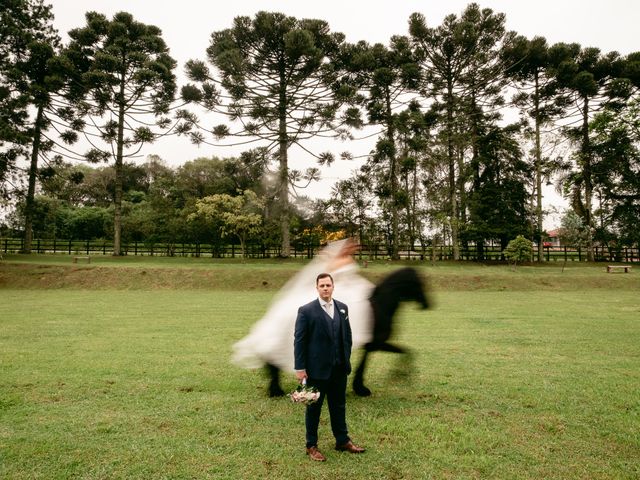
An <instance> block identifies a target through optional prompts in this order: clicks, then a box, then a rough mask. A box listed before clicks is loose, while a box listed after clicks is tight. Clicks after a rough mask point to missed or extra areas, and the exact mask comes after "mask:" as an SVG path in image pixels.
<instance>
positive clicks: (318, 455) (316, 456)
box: [307, 447, 327, 462]
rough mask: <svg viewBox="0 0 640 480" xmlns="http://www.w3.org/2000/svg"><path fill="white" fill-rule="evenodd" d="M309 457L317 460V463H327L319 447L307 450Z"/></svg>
mask: <svg viewBox="0 0 640 480" xmlns="http://www.w3.org/2000/svg"><path fill="white" fill-rule="evenodd" d="M307 455H309V458H310V459H311V460H315V461H316V462H326V460H327V457H325V456H324V455H323V454H321V453H320V450H318V447H309V448H307Z"/></svg>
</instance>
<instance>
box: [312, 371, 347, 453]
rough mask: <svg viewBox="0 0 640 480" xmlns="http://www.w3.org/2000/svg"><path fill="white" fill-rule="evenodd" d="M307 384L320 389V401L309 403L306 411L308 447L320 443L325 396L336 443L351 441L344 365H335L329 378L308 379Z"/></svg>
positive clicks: (341, 443) (342, 443)
mask: <svg viewBox="0 0 640 480" xmlns="http://www.w3.org/2000/svg"><path fill="white" fill-rule="evenodd" d="M307 385H309V386H314V387H316V388H317V389H318V390H319V391H320V398H318V401H317V402H316V403H312V404H311V405H307V410H306V413H305V427H306V430H307V448H309V447H315V446H317V445H318V425H320V413H321V411H322V405H323V403H324V399H325V397H326V398H327V404H328V406H329V417H330V418H331V431H332V432H333V436H334V437H335V439H336V445H344V444H345V443H347V442H348V441H349V435H348V431H347V420H346V402H347V372H346V371H345V369H344V366H343V365H338V366H334V367H333V369H332V370H331V376H330V377H329V379H327V380H318V379H313V378H309V379H307Z"/></svg>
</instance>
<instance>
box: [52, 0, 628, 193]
mask: <svg viewBox="0 0 640 480" xmlns="http://www.w3.org/2000/svg"><path fill="white" fill-rule="evenodd" d="M48 3H50V4H51V5H53V13H54V15H55V20H54V25H55V27H56V28H57V30H58V31H59V33H60V35H61V36H62V37H63V39H64V40H65V41H66V40H68V37H67V36H66V33H67V32H68V31H69V30H70V29H72V28H76V27H81V26H84V24H85V20H84V14H85V12H87V11H91V10H93V11H97V12H100V13H104V14H105V15H107V16H108V17H111V16H112V15H113V14H114V13H116V12H119V11H127V12H130V13H131V14H132V15H133V16H134V18H135V19H136V20H137V21H140V22H143V23H147V24H153V25H156V26H158V27H160V28H161V29H162V32H163V38H164V40H165V42H166V43H167V45H168V46H169V48H170V50H171V51H170V53H171V56H172V57H173V58H175V59H176V60H177V62H178V68H177V70H176V74H177V75H178V79H179V83H180V84H183V83H184V76H183V74H182V72H183V70H184V63H185V62H186V61H187V60H189V59H203V60H204V59H205V49H206V48H207V47H208V45H209V38H210V35H211V33H212V32H214V31H218V30H222V29H225V28H229V27H231V25H232V21H233V18H234V17H236V16H239V15H248V16H253V15H254V14H255V13H256V12H258V11H260V10H266V11H276V12H282V13H285V14H287V15H291V16H295V17H297V18H320V19H323V20H326V21H327V22H328V23H329V26H330V28H331V30H332V31H335V32H342V33H344V34H345V35H346V38H347V41H349V42H356V41H358V40H366V41H367V42H369V43H376V42H381V43H385V44H386V43H388V40H389V38H390V37H391V36H392V35H404V34H407V22H408V19H409V15H410V14H411V13H413V12H420V13H422V14H424V15H425V17H426V19H427V23H428V24H429V25H430V26H437V25H439V24H440V23H441V22H442V19H443V18H444V17H445V16H446V15H448V14H451V13H453V14H456V15H459V14H460V13H461V12H462V11H463V10H464V8H465V7H466V6H467V5H468V4H469V3H470V2H468V1H460V0H446V1H445V0H422V1H418V0H395V1H390V0H369V1H348V0H342V1H337V0H324V1H323V0H316V1H313V0H263V1H259V0H232V1H215V0H182V1H175V0H171V1H167V0H49V1H48ZM477 3H478V4H479V5H480V6H481V7H482V8H491V9H492V10H494V11H495V12H501V13H505V14H506V25H507V29H509V30H515V31H516V32H517V33H519V34H521V35H524V36H526V37H529V38H531V37H533V36H536V35H539V36H544V37H545V38H546V39H547V42H548V43H549V44H553V43H556V42H577V43H580V44H581V45H583V46H593V47H598V48H600V49H601V50H602V51H605V52H608V51H611V50H617V51H618V52H620V53H621V54H628V53H631V52H633V51H638V50H640V41H638V38H640V37H639V36H638V34H637V31H638V30H637V29H638V25H640V1H637V0H607V1H604V0H538V1H535V2H532V1H526V2H525V1H520V0H483V1H478V2H477ZM199 113H200V112H199ZM334 150H335V151H336V152H341V151H343V150H350V151H351V152H352V153H354V154H355V155H359V154H366V153H367V152H368V151H369V150H370V146H369V145H365V146H364V147H362V146H359V145H345V144H338V145H337V146H336V147H335V148H334ZM237 153H238V152H237V151H233V150H230V149H229V148H227V149H225V148H215V147H210V146H206V145H203V146H200V147H196V146H194V145H191V144H190V142H189V141H188V140H187V139H186V138H174V139H168V140H164V141H162V142H158V143H154V144H151V145H148V146H146V148H145V150H144V151H143V152H142V154H143V158H144V157H146V155H149V154H156V155H159V156H160V157H162V158H163V159H164V160H165V161H167V162H168V163H169V164H171V165H179V164H181V163H184V162H185V161H188V160H192V159H194V158H197V157H211V156H218V157H229V156H233V155H236V154H237ZM291 163H292V165H291V166H292V168H298V169H301V170H302V169H304V168H306V167H309V166H315V162H314V160H313V159H310V158H299V159H297V158H292V161H291ZM356 167H357V165H355V164H354V163H348V164H345V162H340V161H339V160H338V161H337V162H336V164H334V166H332V167H331V168H330V169H323V171H322V173H323V178H324V180H323V181H322V182H320V184H318V185H315V186H314V187H313V188H312V189H310V190H309V191H308V194H309V195H310V196H315V197H323V198H326V197H327V196H328V194H329V191H330V187H331V185H333V183H334V182H335V181H336V180H337V179H339V178H345V177H347V176H349V174H350V172H351V171H352V170H353V169H354V168H356ZM546 196H547V201H546V202H545V203H546V204H547V205H560V203H561V200H560V199H558V198H557V197H556V196H555V195H553V193H552V189H549V191H548V192H546Z"/></svg>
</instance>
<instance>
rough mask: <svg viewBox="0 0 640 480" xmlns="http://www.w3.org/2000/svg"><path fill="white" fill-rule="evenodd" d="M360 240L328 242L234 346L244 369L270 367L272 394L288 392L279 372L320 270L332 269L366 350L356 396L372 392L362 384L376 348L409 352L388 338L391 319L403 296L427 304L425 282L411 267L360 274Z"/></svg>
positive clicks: (287, 362)
mask: <svg viewBox="0 0 640 480" xmlns="http://www.w3.org/2000/svg"><path fill="white" fill-rule="evenodd" d="M359 247H360V245H359V244H358V242H356V241H355V240H354V239H346V240H339V241H337V242H333V243H331V244H329V245H328V246H327V247H326V248H325V249H324V250H323V251H322V252H320V254H319V255H318V256H317V257H316V258H315V259H314V260H313V261H311V262H310V263H309V265H307V266H306V267H305V268H304V269H302V270H301V271H300V272H298V274H296V275H295V276H294V277H293V278H292V279H291V280H289V281H288V282H287V283H286V284H285V286H284V287H283V288H282V289H281V290H280V292H278V294H277V295H276V297H275V299H274V301H273V302H272V304H271V305H270V307H269V309H268V310H267V313H266V314H265V315H264V317H262V318H261V319H260V320H259V321H258V322H257V323H256V324H255V325H254V326H253V327H252V329H251V331H250V332H249V334H248V335H247V336H246V337H244V338H243V339H241V340H240V341H238V342H237V343H236V344H235V345H234V346H233V351H234V352H233V361H234V362H235V363H236V364H238V365H240V366H243V367H245V368H260V367H263V366H265V365H266V366H267V368H268V370H269V375H270V383H269V396H271V397H276V396H281V395H284V393H285V392H284V391H283V390H282V388H281V386H280V371H281V370H282V371H285V372H293V370H294V368H293V333H294V326H295V319H296V315H297V309H298V306H299V305H300V304H301V303H305V302H307V301H309V300H311V299H313V298H314V297H316V296H317V292H316V291H315V288H314V287H315V279H316V276H317V275H318V274H319V273H321V272H327V273H330V274H331V275H332V276H333V278H334V280H335V284H336V296H338V297H339V298H340V299H341V300H342V301H343V302H344V303H346V304H347V305H349V322H350V324H351V330H352V333H353V349H354V350H355V349H357V348H364V349H365V354H364V356H363V358H362V360H361V362H360V364H359V366H358V368H357V369H356V373H355V376H354V380H353V389H354V392H355V393H356V394H357V395H361V396H367V395H370V394H371V391H370V390H369V389H368V388H367V387H366V386H365V385H364V371H365V367H366V361H367V356H368V355H369V353H371V352H374V351H386V352H394V353H406V350H405V349H403V348H400V347H398V346H395V345H392V344H390V343H388V340H389V338H390V337H391V334H392V331H393V318H394V315H395V313H396V311H397V309H398V306H399V305H400V302H403V301H416V302H418V303H420V305H421V306H422V307H423V308H428V307H429V303H428V301H427V297H426V296H425V292H424V283H423V282H422V279H421V278H420V276H419V275H418V273H417V272H416V270H415V269H413V268H402V269H400V270H397V271H396V272H393V273H391V274H390V275H389V276H388V277H386V278H385V279H383V280H382V282H380V284H379V285H378V286H375V285H374V284H373V283H371V282H370V281H369V280H367V279H365V278H363V277H362V276H361V275H360V274H359V273H358V269H359V267H358V265H357V263H356V261H355V259H354V258H353V255H354V254H355V253H356V252H357V251H358V249H359Z"/></svg>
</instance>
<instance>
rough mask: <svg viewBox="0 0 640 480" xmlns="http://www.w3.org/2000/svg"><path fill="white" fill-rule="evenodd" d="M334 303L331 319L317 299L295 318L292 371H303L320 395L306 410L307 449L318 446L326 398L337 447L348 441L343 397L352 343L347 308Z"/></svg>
mask: <svg viewBox="0 0 640 480" xmlns="http://www.w3.org/2000/svg"><path fill="white" fill-rule="evenodd" d="M333 303H334V308H333V313H334V315H333V319H332V318H330V317H329V315H328V314H327V313H326V312H325V310H324V309H323V308H322V306H321V305H320V301H319V300H317V299H316V300H314V301H312V302H309V303H307V304H306V305H303V306H302V307H300V308H299V309H298V317H297V318H296V326H295V333H294V342H293V354H294V360H295V369H296V370H306V372H307V377H308V378H307V385H309V386H315V387H317V388H318V390H319V391H320V398H319V399H318V401H317V402H316V403H314V404H311V405H308V406H307V410H306V414H305V425H306V437H307V438H306V441H307V448H309V447H313V446H317V443H318V425H319V423H320V412H321V410H322V404H323V403H324V398H325V397H327V403H328V405H329V415H330V417H331V429H332V431H333V435H334V437H335V439H336V445H344V444H346V443H347V442H348V441H349V436H348V433H347V423H346V394H347V375H348V374H349V373H351V345H352V343H353V342H352V335H351V325H350V324H349V309H348V307H347V306H346V305H345V304H344V303H342V302H339V301H338V300H335V299H334V300H333Z"/></svg>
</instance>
